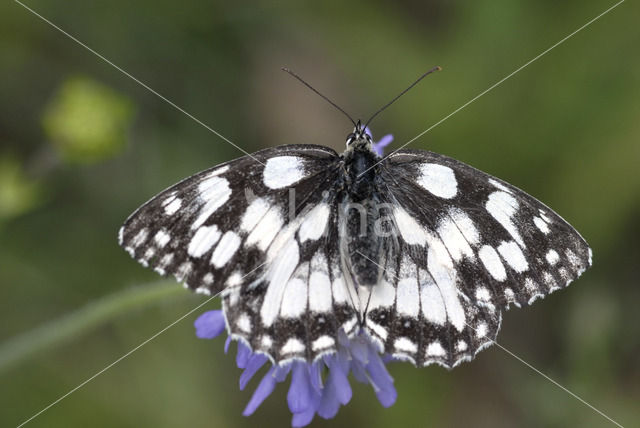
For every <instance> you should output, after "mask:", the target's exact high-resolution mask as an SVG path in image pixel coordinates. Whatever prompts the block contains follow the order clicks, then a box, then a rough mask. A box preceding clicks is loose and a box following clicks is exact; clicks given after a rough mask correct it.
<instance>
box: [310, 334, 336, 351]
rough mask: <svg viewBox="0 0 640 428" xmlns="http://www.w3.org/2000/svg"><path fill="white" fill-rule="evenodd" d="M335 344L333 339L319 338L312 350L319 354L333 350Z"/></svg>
mask: <svg viewBox="0 0 640 428" xmlns="http://www.w3.org/2000/svg"><path fill="white" fill-rule="evenodd" d="M334 344H335V340H333V338H332V337H330V336H320V337H319V338H317V339H316V340H314V341H313V344H312V345H311V348H312V349H313V350H314V351H316V352H317V351H320V350H323V349H327V348H331V347H333V346H334Z"/></svg>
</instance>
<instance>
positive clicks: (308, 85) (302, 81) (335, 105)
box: [282, 67, 417, 126]
mask: <svg viewBox="0 0 640 428" xmlns="http://www.w3.org/2000/svg"><path fill="white" fill-rule="evenodd" d="M282 71H286V72H287V73H289V74H290V75H292V76H293V77H295V78H296V79H298V80H299V81H300V82H301V83H302V84H303V85H305V86H306V87H307V88H309V89H311V90H312V91H313V92H315V93H316V94H318V95H320V96H321V97H322V98H323V99H324V100H325V101H326V102H328V103H329V104H331V105H332V106H334V107H335V108H337V109H338V110H340V111H341V112H342V114H344V115H345V116H347V117H348V118H349V120H350V121H351V123H353V126H356V121H355V120H353V119H352V118H351V116H349V113H347V112H346V111H344V110H342V109H341V108H340V106H338V105H337V104H336V103H334V102H333V101H331V100H330V99H329V98H327V97H325V96H324V95H322V94H321V93H320V92H318V90H317V89H316V88H314V87H313V86H311V85H310V84H308V83H307V82H305V81H304V80H302V77H300V76H298V75H297V74H296V73H294V72H293V71H291V70H290V69H288V68H286V67H282ZM416 83H417V82H416ZM414 85H415V83H414ZM412 86H413V85H412ZM394 101H395V100H394Z"/></svg>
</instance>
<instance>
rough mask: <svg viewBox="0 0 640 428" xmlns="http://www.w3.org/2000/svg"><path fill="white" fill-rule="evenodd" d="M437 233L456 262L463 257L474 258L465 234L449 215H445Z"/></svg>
mask: <svg viewBox="0 0 640 428" xmlns="http://www.w3.org/2000/svg"><path fill="white" fill-rule="evenodd" d="M438 235H439V236H440V238H441V239H442V241H443V242H444V245H446V247H447V249H448V250H449V254H451V257H452V258H453V260H455V261H456V262H459V261H460V260H462V258H463V257H468V258H470V259H473V258H474V254H473V250H472V249H471V246H470V245H469V242H468V241H467V239H466V238H465V236H464V235H463V234H462V232H460V229H458V225H457V224H456V223H455V221H453V220H452V219H451V218H449V217H445V218H444V219H443V220H442V221H441V222H440V225H439V227H438Z"/></svg>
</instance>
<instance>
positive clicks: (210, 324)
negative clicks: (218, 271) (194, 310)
mask: <svg viewBox="0 0 640 428" xmlns="http://www.w3.org/2000/svg"><path fill="white" fill-rule="evenodd" d="M193 325H194V326H195V327H196V336H198V337H199V338H200V339H213V338H214V337H217V336H219V335H220V333H222V332H223V331H224V327H225V326H224V315H222V311H218V310H216V311H207V312H205V313H203V314H202V315H200V316H199V317H198V319H196V320H195V322H194V323H193Z"/></svg>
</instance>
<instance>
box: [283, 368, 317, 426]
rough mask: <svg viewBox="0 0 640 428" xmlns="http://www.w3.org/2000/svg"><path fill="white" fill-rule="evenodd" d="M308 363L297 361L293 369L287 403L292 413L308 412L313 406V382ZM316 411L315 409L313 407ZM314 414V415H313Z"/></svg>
mask: <svg viewBox="0 0 640 428" xmlns="http://www.w3.org/2000/svg"><path fill="white" fill-rule="evenodd" d="M307 367H308V366H307V364H306V363H302V362H295V363H293V369H292V370H291V386H290V387H289V393H288V394H287V403H288V404H289V410H291V413H302V412H306V411H307V409H309V408H311V407H313V406H312V404H313V403H312V402H311V383H310V380H309V370H308V368H307ZM313 411H314V412H315V409H313ZM312 416H313V415H312Z"/></svg>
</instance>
